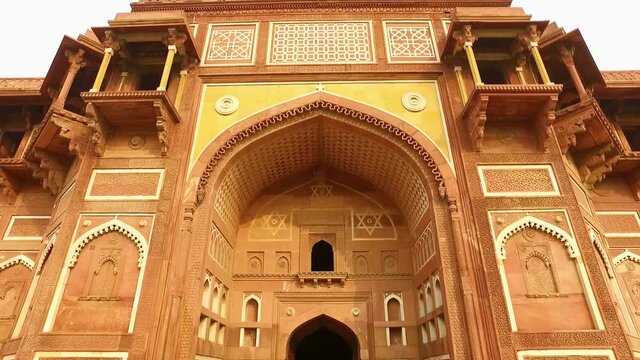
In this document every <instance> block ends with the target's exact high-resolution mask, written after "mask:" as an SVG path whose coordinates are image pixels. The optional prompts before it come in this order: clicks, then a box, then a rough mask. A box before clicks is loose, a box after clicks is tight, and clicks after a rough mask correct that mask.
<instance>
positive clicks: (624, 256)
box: [613, 249, 640, 266]
mask: <svg viewBox="0 0 640 360" xmlns="http://www.w3.org/2000/svg"><path fill="white" fill-rule="evenodd" d="M625 260H631V261H634V262H637V263H638V264H640V255H638V254H636V253H634V252H631V251H629V250H628V249H625V250H624V252H623V253H621V254H618V255H616V257H614V258H613V266H618V265H620V264H622V262H624V261H625Z"/></svg>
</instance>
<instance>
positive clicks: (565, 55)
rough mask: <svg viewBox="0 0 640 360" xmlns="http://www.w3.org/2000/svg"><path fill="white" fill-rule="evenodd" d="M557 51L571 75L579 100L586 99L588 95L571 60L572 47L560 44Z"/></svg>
mask: <svg viewBox="0 0 640 360" xmlns="http://www.w3.org/2000/svg"><path fill="white" fill-rule="evenodd" d="M559 51H560V56H561V57H562V62H563V63H564V65H565V66H566V67H567V70H568V71H569V75H570V76H571V82H573V85H574V86H575V87H576V91H577V92H578V96H579V97H580V101H585V100H588V99H589V95H588V94H587V90H585V88H584V84H583V83H582V79H580V74H578V69H576V64H575V63H574V61H573V51H574V49H573V48H568V47H566V46H564V45H562V46H560V47H559Z"/></svg>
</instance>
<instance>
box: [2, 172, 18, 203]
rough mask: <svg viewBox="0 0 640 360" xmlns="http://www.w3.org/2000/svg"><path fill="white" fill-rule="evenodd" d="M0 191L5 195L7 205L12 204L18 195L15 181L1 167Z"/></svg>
mask: <svg viewBox="0 0 640 360" xmlns="http://www.w3.org/2000/svg"><path fill="white" fill-rule="evenodd" d="M0 193H1V194H3V195H6V196H7V199H8V202H9V205H13V204H14V203H15V201H16V198H17V197H18V190H17V184H16V182H15V181H14V180H13V179H12V178H11V176H10V175H8V174H7V173H6V172H5V171H4V170H2V169H0Z"/></svg>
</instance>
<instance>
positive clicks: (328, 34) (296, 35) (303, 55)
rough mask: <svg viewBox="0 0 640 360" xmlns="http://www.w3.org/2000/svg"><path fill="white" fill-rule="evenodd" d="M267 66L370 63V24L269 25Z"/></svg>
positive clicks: (325, 22)
mask: <svg viewBox="0 0 640 360" xmlns="http://www.w3.org/2000/svg"><path fill="white" fill-rule="evenodd" d="M270 36H271V47H270V49H269V54H270V55H269V59H268V61H267V63H268V64H354V63H373V62H375V59H374V57H373V51H372V50H373V46H372V43H373V41H372V38H371V23H369V22H367V21H348V22H342V21H322V22H311V21H309V22H295V23H272V26H271V35H270Z"/></svg>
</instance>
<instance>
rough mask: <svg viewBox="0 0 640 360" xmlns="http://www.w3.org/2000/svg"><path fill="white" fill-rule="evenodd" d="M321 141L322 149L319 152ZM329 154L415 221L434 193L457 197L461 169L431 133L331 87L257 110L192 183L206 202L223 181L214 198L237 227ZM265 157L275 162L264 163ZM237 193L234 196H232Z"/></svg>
mask: <svg viewBox="0 0 640 360" xmlns="http://www.w3.org/2000/svg"><path fill="white" fill-rule="evenodd" d="M314 127H315V129H313V128H314ZM345 144H348V145H349V146H346V145H345ZM314 147H315V148H319V149H321V150H320V151H318V152H317V153H314V151H315V149H314ZM265 149H269V150H268V151H267V150H265ZM242 153H245V154H250V155H249V159H247V160H246V161H245V162H246V164H244V166H243V165H242V164H239V163H241V161H240V160H239V159H241V158H242ZM263 154H268V155H269V156H263ZM345 154H346V155H345ZM267 157H269V158H267ZM349 159H358V160H359V161H360V162H363V163H365V165H364V166H360V164H359V163H354V162H349ZM363 159H364V160H370V161H368V162H365V161H363ZM234 162H235V164H233V163H234ZM322 162H324V163H327V164H328V165H329V167H333V168H335V169H337V170H340V171H344V172H345V173H348V174H351V175H354V176H356V177H359V178H361V179H363V180H365V181H368V182H369V183H371V184H373V185H374V186H376V187H377V188H378V189H380V190H381V191H383V192H385V193H387V194H388V195H389V196H390V197H391V198H393V199H396V200H397V201H398V204H397V205H398V208H400V210H401V211H402V212H403V214H404V215H405V218H406V219H407V221H408V222H409V223H411V224H412V225H413V228H414V229H417V228H418V227H421V226H422V225H424V224H423V220H424V215H425V214H426V213H427V212H426V210H427V209H426V207H428V206H429V204H430V203H431V202H432V201H433V199H434V198H456V197H457V192H458V191H457V186H456V184H455V178H454V176H453V171H452V170H451V169H450V168H449V166H448V163H447V160H446V159H445V158H444V156H443V155H442V154H441V153H440V151H439V150H438V148H437V147H436V146H435V145H434V144H433V142H431V141H430V140H429V139H428V138H427V137H426V136H425V135H424V134H422V133H421V132H420V131H418V130H417V129H415V128H414V127H413V126H411V125H410V124H408V123H406V122H404V121H402V120H401V119H398V118H396V117H395V116H393V115H390V114H388V113H386V112H383V111H381V110H378V109H375V108H372V107H370V106H368V105H365V104H361V103H358V102H355V101H352V100H349V99H345V98H342V97H338V96H335V95H332V94H327V93H324V92H318V93H314V94H311V95H308V96H305V97H302V98H299V99H296V100H292V101H291V102H288V103H286V104H281V105H279V106H276V107H275V108H272V109H267V110H265V111H263V112H261V113H259V114H256V115H253V116H251V117H249V118H247V119H245V120H243V121H240V122H239V123H237V124H236V125H234V126H232V127H231V128H230V129H228V131H227V132H225V133H224V134H223V135H221V136H220V137H219V138H218V139H215V140H214V141H213V142H212V143H211V144H210V145H209V147H208V148H207V149H206V150H205V151H204V152H203V154H202V155H201V156H200V158H199V159H198V160H197V161H196V164H195V165H194V168H193V170H192V172H191V174H192V175H191V176H192V180H191V181H190V183H191V184H192V186H193V185H195V182H196V181H197V189H192V191H193V190H195V191H193V193H192V194H191V196H194V197H195V199H194V200H195V202H196V204H201V203H202V202H203V201H205V199H206V198H208V197H212V196H207V194H208V193H210V189H211V188H216V192H215V193H216V196H215V197H213V199H208V200H207V201H212V200H213V206H214V207H215V208H216V209H217V210H218V212H219V213H220V214H219V215H220V217H221V218H222V220H224V221H225V222H226V224H225V225H226V230H227V231H230V232H231V233H232V232H233V229H234V228H235V226H236V224H237V223H238V221H239V218H240V215H241V214H242V212H243V210H244V209H246V207H247V205H248V204H249V203H250V201H251V200H252V199H253V198H254V197H255V196H256V195H257V194H259V192H260V191H261V190H262V189H264V188H265V187H267V186H268V185H270V184H273V183H276V182H278V181H279V180H282V179H283V178H285V177H286V176H290V175H293V174H294V173H295V171H301V170H304V169H308V168H311V167H313V166H317V165H318V164H320V163H322ZM260 164H269V167H268V168H262V169H256V168H257V167H258V166H259V165H260ZM248 173H250V174H251V176H248ZM198 174H201V176H200V177H199V178H195V176H197V175H198ZM229 174H231V175H229ZM428 182H431V183H432V184H428ZM229 193H234V194H232V195H231V196H232V197H233V198H231V199H229V198H228V197H227V198H225V196H226V195H227V194H229ZM230 205H231V206H230ZM410 206H423V208H422V209H417V210H416V209H414V208H411V207H410ZM207 207H209V206H207Z"/></svg>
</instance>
